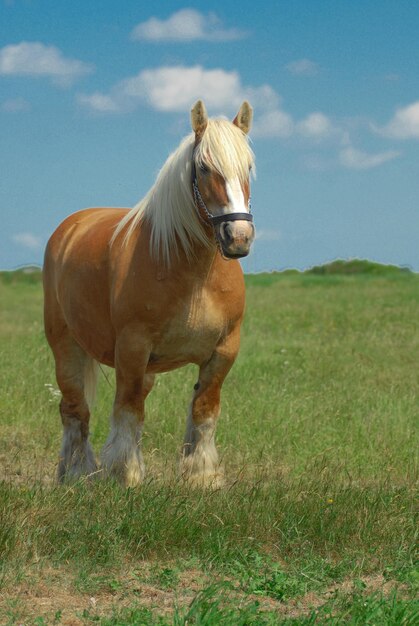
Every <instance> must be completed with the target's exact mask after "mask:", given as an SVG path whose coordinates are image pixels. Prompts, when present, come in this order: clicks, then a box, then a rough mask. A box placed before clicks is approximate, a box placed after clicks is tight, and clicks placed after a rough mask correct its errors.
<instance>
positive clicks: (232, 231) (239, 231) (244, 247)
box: [219, 220, 255, 259]
mask: <svg viewBox="0 0 419 626" xmlns="http://www.w3.org/2000/svg"><path fill="white" fill-rule="evenodd" d="M254 238H255V228H254V226H253V223H252V222H248V221H245V220H237V221H234V222H222V223H221V224H220V225H219V242H220V245H221V248H222V251H223V254H224V256H225V257H227V258H228V259H241V258H243V257H245V256H247V255H248V254H249V252H250V246H251V245H252V243H253V240H254Z"/></svg>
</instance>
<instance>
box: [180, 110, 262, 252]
mask: <svg viewBox="0 0 419 626" xmlns="http://www.w3.org/2000/svg"><path fill="white" fill-rule="evenodd" d="M252 117H253V111H252V107H251V106H250V104H249V103H248V102H243V104H242V105H241V107H240V110H239V112H238V113H237V115H236V117H235V118H234V120H233V122H228V121H226V120H209V119H208V115H207V112H206V109H205V106H204V103H203V102H202V101H201V100H198V102H197V103H196V104H195V106H194V107H193V109H192V112H191V121H192V128H193V130H194V132H195V146H194V152H193V157H192V189H193V195H194V202H195V205H196V207H197V209H198V211H199V213H200V216H201V218H202V219H203V220H205V221H206V222H209V223H210V224H211V225H212V227H213V229H214V233H215V238H216V240H217V241H218V244H219V246H220V249H221V252H222V254H223V256H224V257H227V258H230V259H238V258H241V257H244V256H247V255H248V254H249V250H250V246H251V244H252V242H253V240H254V237H255V229H254V226H253V217H252V215H251V213H250V183H249V178H250V170H251V167H252V164H253V153H252V151H251V149H250V148H249V145H248V141H247V133H248V132H249V130H250V126H251V123H252Z"/></svg>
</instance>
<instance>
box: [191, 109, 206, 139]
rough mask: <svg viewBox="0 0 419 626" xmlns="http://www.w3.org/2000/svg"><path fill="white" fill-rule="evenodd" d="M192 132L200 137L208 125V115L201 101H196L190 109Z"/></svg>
mask: <svg viewBox="0 0 419 626" xmlns="http://www.w3.org/2000/svg"><path fill="white" fill-rule="evenodd" d="M191 124H192V130H194V131H195V134H196V135H202V134H203V132H204V130H205V129H206V127H207V124H208V113H207V110H206V108H205V104H204V103H203V102H202V100H198V102H196V103H195V104H194V106H193V107H192V109H191Z"/></svg>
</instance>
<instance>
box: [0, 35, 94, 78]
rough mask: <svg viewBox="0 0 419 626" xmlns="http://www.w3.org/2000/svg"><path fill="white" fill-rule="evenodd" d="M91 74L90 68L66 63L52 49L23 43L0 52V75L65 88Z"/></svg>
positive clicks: (58, 51) (66, 61) (67, 60)
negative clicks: (43, 79)
mask: <svg viewBox="0 0 419 626" xmlns="http://www.w3.org/2000/svg"><path fill="white" fill-rule="evenodd" d="M92 71H93V66H92V65H90V64H88V63H84V62H83V61H79V60H77V59H69V58H67V57H65V56H64V55H63V53H62V52H61V50H59V49H58V48H56V47H55V46H46V45H45V44H43V43H39V42H27V41H22V42H21V43H19V44H16V45H10V46H5V47H4V48H2V49H0V75H4V76H17V75H20V76H31V77H34V78H40V77H48V78H51V79H52V80H53V81H54V82H55V83H58V84H60V85H63V86H66V85H70V84H72V83H73V82H74V81H75V80H76V79H77V78H79V77H80V76H83V75H84V74H89V73H90V72H92Z"/></svg>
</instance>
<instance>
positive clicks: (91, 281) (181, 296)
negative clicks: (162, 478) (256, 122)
mask: <svg viewBox="0 0 419 626" xmlns="http://www.w3.org/2000/svg"><path fill="white" fill-rule="evenodd" d="M252 117H253V110H252V107H251V106H250V104H249V103H248V102H246V101H245V102H243V104H242V105H241V107H240V110H239V112H238V113H237V115H236V117H235V118H234V120H233V121H232V122H231V121H229V120H227V119H224V118H220V119H213V118H208V114H207V111H206V108H205V105H204V103H203V102H202V101H201V100H198V102H196V104H195V105H194V106H193V108H192V110H191V125H192V132H191V133H190V134H189V135H188V136H187V137H186V138H185V139H184V140H183V141H182V142H181V143H180V145H179V146H178V148H177V149H176V150H175V151H174V152H173V153H172V154H171V155H170V156H169V158H168V159H167V161H166V163H165V164H164V165H163V167H162V169H161V170H160V172H159V174H158V176H157V178H156V181H155V183H154V185H153V187H152V188H151V189H150V190H149V192H148V193H147V195H146V196H145V197H144V198H143V199H142V200H141V201H140V202H139V203H138V204H137V205H136V206H135V207H134V208H132V209H131V210H129V209H122V208H89V209H84V210H81V211H78V212H76V213H73V214H72V215H70V216H69V217H67V218H66V219H65V220H64V221H63V222H62V223H61V224H60V225H59V226H58V228H57V229H56V230H55V232H54V233H53V234H52V236H51V238H50V239H49V241H48V243H47V246H46V250H45V258H44V265H43V285H44V321H45V334H46V338H47V341H48V343H49V345H50V347H51V350H52V353H53V356H54V359H55V370H56V379H57V383H58V386H59V389H60V391H61V402H60V406H59V410H60V415H61V421H62V426H63V437H62V446H61V452H60V458H59V463H58V480H59V481H60V482H67V481H69V480H77V479H78V478H81V477H84V476H90V477H91V476H94V475H97V474H101V475H103V476H105V477H110V478H114V479H116V480H117V481H119V482H120V483H121V484H122V485H123V486H126V487H134V486H136V485H138V484H139V483H141V481H142V480H143V477H144V462H143V457H142V454H141V446H140V444H141V433H142V430H143V424H144V403H145V400H146V397H147V395H148V394H149V393H150V391H151V389H152V387H153V383H154V377H155V375H156V374H158V373H161V372H167V371H169V370H173V369H175V368H179V367H182V366H184V365H186V364H188V363H193V364H196V365H197V366H198V367H199V376H198V382H197V383H196V385H195V386H194V391H193V397H192V402H191V406H190V411H189V415H188V418H187V427H186V434H185V438H184V442H183V446H182V449H181V462H180V463H181V466H180V470H181V476H183V477H184V478H185V480H186V481H189V482H190V483H191V484H193V485H212V486H217V485H220V484H222V482H223V470H222V468H221V464H220V462H219V459H218V455H217V450H216V447H215V440H214V435H215V427H216V421H217V418H218V416H219V413H220V392H221V387H222V384H223V382H224V379H225V378H226V376H227V374H228V372H229V370H230V368H231V366H232V365H233V363H234V361H235V359H236V356H237V353H238V350H239V344H240V325H241V322H242V319H243V313H244V304H245V289H244V279H243V272H242V269H241V266H240V263H239V261H238V259H240V258H241V257H244V256H246V255H247V254H248V253H249V250H250V246H251V244H252V242H253V239H254V236H255V230H254V225H253V216H252V214H251V211H250V187H249V184H250V183H249V180H250V173H251V169H252V167H253V165H254V155H253V152H252V150H251V148H250V146H249V141H248V132H249V129H250V127H251V122H252ZM100 364H104V365H107V366H111V367H113V368H115V372H116V375H115V378H116V393H115V398H114V404H113V410H112V413H111V417H110V433H109V436H108V438H107V441H106V443H105V445H104V447H103V450H102V454H101V464H100V466H99V467H98V465H97V464H96V460H95V456H94V453H93V450H92V448H91V445H90V443H89V419H90V409H91V405H92V401H93V398H94V389H95V383H96V379H97V371H98V366H99V365H100Z"/></svg>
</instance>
